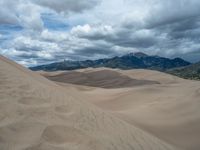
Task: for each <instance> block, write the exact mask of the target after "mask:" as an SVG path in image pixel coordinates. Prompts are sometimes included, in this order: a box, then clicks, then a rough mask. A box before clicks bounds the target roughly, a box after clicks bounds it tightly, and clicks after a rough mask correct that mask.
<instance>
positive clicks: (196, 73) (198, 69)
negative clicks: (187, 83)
mask: <svg viewBox="0 0 200 150" xmlns="http://www.w3.org/2000/svg"><path fill="white" fill-rule="evenodd" d="M167 72H168V73H170V74H173V75H176V76H179V77H181V78H185V79H192V80H200V62H199V63H196V64H192V65H189V66H186V67H181V68H175V69H170V70H168V71H167Z"/></svg>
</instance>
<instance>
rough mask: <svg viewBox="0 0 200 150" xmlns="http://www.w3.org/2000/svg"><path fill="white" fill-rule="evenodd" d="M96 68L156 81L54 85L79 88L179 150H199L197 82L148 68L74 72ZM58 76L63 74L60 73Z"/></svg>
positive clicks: (85, 95) (91, 99)
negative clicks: (133, 84) (143, 83)
mask: <svg viewBox="0 0 200 150" xmlns="http://www.w3.org/2000/svg"><path fill="white" fill-rule="evenodd" d="M99 71H103V72H104V74H106V72H110V71H112V75H113V74H114V73H113V72H116V73H118V74H120V75H124V76H126V77H129V78H132V79H134V80H138V81H140V80H141V81H144V80H150V81H156V82H159V83H160V84H147V85H143V86H140V85H139V86H132V87H126V88H119V86H120V85H119V84H118V85H117V86H116V87H115V86H114V84H113V87H112V88H110V89H105V88H99V87H98V86H97V87H96V88H94V87H93V88H90V87H87V86H85V87H84V86H83V85H84V84H83V83H81V84H80V85H69V84H66V82H68V81H66V80H64V82H65V83H60V82H62V80H60V81H59V83H58V84H59V85H62V86H63V87H65V88H66V90H69V91H70V90H71V91H74V92H76V91H79V94H80V95H81V96H82V98H84V99H85V100H87V101H89V102H91V103H93V104H95V105H96V106H98V107H100V108H102V109H103V110H105V111H107V112H108V113H110V114H112V115H115V116H116V117H118V118H119V119H122V120H124V121H125V122H127V123H128V124H130V125H132V126H137V127H138V128H141V129H143V130H144V131H146V132H148V133H150V134H151V135H154V136H156V137H157V138H159V139H161V140H162V141H165V142H167V143H169V144H171V145H174V146H176V147H178V148H180V149H183V150H199V149H200V141H199V139H200V109H199V105H200V82H198V81H189V80H184V79H180V78H178V77H175V76H171V75H168V74H164V73H161V72H157V71H150V70H129V71H124V70H123V71H122V70H117V69H115V70H112V69H106V68H100V69H83V70H78V71H77V72H82V73H84V72H86V73H90V74H92V73H94V74H96V72H99ZM73 73H74V72H73ZM62 75H66V74H65V73H63V72H62ZM112 75H111V76H112ZM46 76H48V73H47V74H46ZM49 76H50V74H49ZM55 76H58V77H59V74H57V75H55V73H54V77H55ZM111 76H109V77H108V78H107V79H106V78H104V82H103V83H105V84H106V85H107V83H109V80H110V79H112V77H111ZM114 77H115V76H113V78H114ZM60 79H63V78H60ZM76 80H78V79H76ZM86 82H88V81H86ZM92 82H95V81H92ZM69 83H70V82H69ZM76 84H77V83H76ZM102 87H103V86H102ZM122 87H123V86H122Z"/></svg>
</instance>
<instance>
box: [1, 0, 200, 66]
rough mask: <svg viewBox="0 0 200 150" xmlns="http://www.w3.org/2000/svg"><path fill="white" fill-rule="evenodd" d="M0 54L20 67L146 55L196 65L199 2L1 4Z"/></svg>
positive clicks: (13, 0) (46, 0) (27, 0)
mask: <svg viewBox="0 0 200 150" xmlns="http://www.w3.org/2000/svg"><path fill="white" fill-rule="evenodd" d="M0 6H1V9H0V54H2V55H4V56H6V57H8V58H10V59H12V60H14V61H16V62H18V63H20V64H22V65H24V66H36V65H41V64H48V63H51V62H55V61H62V60H64V59H65V60H86V59H99V58H106V57H113V56H121V55H124V54H127V53H134V52H144V53H146V54H149V55H160V56H163V57H169V58H174V57H181V58H184V59H186V60H188V61H191V62H197V61H200V9H199V8H200V0H0Z"/></svg>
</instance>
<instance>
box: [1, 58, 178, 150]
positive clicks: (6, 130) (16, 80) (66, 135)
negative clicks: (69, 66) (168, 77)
mask: <svg viewBox="0 0 200 150" xmlns="http://www.w3.org/2000/svg"><path fill="white" fill-rule="evenodd" d="M69 88H70V90H69V91H68V90H66V87H65V88H63V87H61V86H60V85H57V84H55V83H53V82H51V81H49V80H47V79H45V78H44V77H42V76H40V75H38V74H36V73H33V72H31V71H29V70H27V69H25V68H23V67H21V66H19V65H17V64H15V63H14V62H12V61H10V60H8V59H6V58H4V57H2V56H0V149H1V150H134V149H135V150H150V149H152V150H176V149H178V148H175V146H172V145H170V144H167V143H166V142H164V141H162V140H160V139H159V138H157V137H155V136H153V135H151V134H149V133H147V132H145V131H143V130H142V129H140V128H138V127H135V126H134V125H133V124H130V123H128V122H126V121H123V120H122V119H120V118H119V117H117V116H114V115H113V114H111V113H109V112H105V110H102V109H100V108H98V107H96V106H94V105H93V104H90V103H88V102H87V101H86V99H84V97H83V96H82V93H81V92H79V91H77V90H75V89H73V88H72V87H71V86H70V87H69ZM71 88H72V89H71ZM126 116H127V115H126Z"/></svg>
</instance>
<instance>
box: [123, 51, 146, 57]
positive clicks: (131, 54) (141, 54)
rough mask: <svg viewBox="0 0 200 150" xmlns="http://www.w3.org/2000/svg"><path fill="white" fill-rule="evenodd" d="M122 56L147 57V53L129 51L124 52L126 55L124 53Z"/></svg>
mask: <svg viewBox="0 0 200 150" xmlns="http://www.w3.org/2000/svg"><path fill="white" fill-rule="evenodd" d="M124 56H129V57H137V58H142V57H148V55H147V54H145V53H142V52H136V53H129V54H126V55H124Z"/></svg>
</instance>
